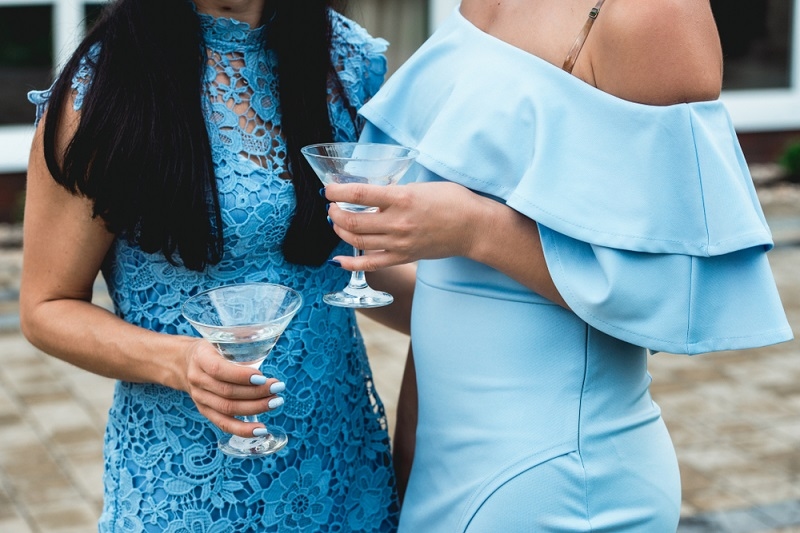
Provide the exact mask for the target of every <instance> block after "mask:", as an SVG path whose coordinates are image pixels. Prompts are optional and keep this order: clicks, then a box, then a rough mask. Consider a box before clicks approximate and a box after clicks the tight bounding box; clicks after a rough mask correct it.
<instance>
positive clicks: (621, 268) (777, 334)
mask: <svg viewBox="0 0 800 533" xmlns="http://www.w3.org/2000/svg"><path fill="white" fill-rule="evenodd" d="M361 113H362V115H363V116H364V117H365V118H366V119H367V121H368V127H367V130H366V131H365V133H364V138H370V139H371V140H375V139H380V138H383V139H384V140H385V139H392V140H393V141H394V142H397V143H400V144H404V145H408V146H411V147H414V148H416V149H417V150H419V151H420V156H419V158H418V163H419V164H420V165H421V166H422V167H424V168H425V169H427V170H428V171H429V172H432V173H433V174H435V175H437V176H438V177H441V178H443V179H446V180H449V181H453V182H456V183H459V184H461V185H464V186H466V187H468V188H470V189H472V190H474V191H476V192H479V193H481V194H485V195H489V196H492V197H495V198H497V199H499V200H501V201H504V202H505V203H507V205H509V206H510V207H512V208H513V209H515V210H517V211H519V212H520V213H523V214H524V215H526V216H528V217H530V218H532V219H533V220H536V221H537V222H538V224H539V227H540V233H541V239H542V244H543V247H544V253H545V258H546V260H547V264H548V267H549V269H550V273H551V275H552V277H553V280H554V282H555V284H556V286H557V287H558V289H559V291H560V293H561V295H562V296H563V298H564V299H565V300H566V301H567V303H568V304H569V305H570V307H571V308H572V310H573V311H574V312H575V313H576V314H577V315H578V316H580V317H581V318H582V319H583V320H584V321H586V322H587V323H589V324H590V325H591V326H593V327H595V328H597V329H598V330H600V331H603V332H605V333H607V334H609V335H612V336H614V337H617V338H619V339H622V340H625V341H627V342H630V343H633V344H636V345H639V346H644V347H646V348H649V349H651V350H653V351H668V352H674V353H688V354H696V353H702V352H709V351H717V350H727V349H740V348H750V347H756V346H762V345H767V344H773V343H777V342H782V341H786V340H790V339H791V338H792V332H791V329H790V327H789V325H788V322H787V321H786V317H785V313H784V311H783V308H782V306H781V302H780V298H779V295H778V292H777V289H776V287H775V282H774V279H773V276H772V273H771V270H770V268H769V264H768V262H767V258H766V255H765V252H766V251H767V250H769V249H770V248H771V247H772V237H771V234H770V231H769V228H768V226H767V223H766V220H765V218H764V215H763V212H762V210H761V207H760V205H759V203H758V198H757V196H756V192H755V189H754V187H753V183H752V179H751V177H750V174H749V171H748V168H747V165H746V162H745V160H744V156H743V154H742V152H741V148H740V146H739V143H738V140H737V138H736V133H735V131H734V128H733V125H732V123H731V120H730V117H729V115H728V113H727V111H726V109H725V107H724V106H723V104H722V103H721V102H719V101H708V102H696V103H689V104H678V105H671V106H651V105H643V104H638V103H633V102H630V101H626V100H622V99H620V98H617V97H615V96H612V95H610V94H608V93H605V92H602V91H600V90H598V89H597V88H595V87H592V86H590V85H588V84H586V83H585V82H583V81H581V80H580V79H578V78H576V77H574V76H572V75H570V74H567V73H566V72H564V71H562V70H561V69H559V68H557V67H555V66H554V65H551V64H550V63H547V62H546V61H544V60H542V59H540V58H538V57H536V56H533V55H531V54H529V53H527V52H525V51H523V50H521V49H519V48H516V47H514V46H512V45H510V44H508V43H505V42H503V41H501V40H499V39H496V38H495V37H492V36H491V35H489V34H487V33H484V32H483V31H481V30H480V29H478V28H477V27H475V26H474V25H472V24H471V23H470V22H469V21H468V20H466V19H465V18H464V17H463V16H462V15H461V14H460V13H459V11H458V10H456V11H455V12H454V13H453V15H452V16H451V17H450V18H449V19H448V20H447V21H446V22H445V24H444V25H443V26H442V28H441V29H440V31H438V32H437V33H436V34H435V35H434V36H433V37H432V38H431V39H429V40H428V41H427V42H426V43H425V44H424V45H423V47H422V48H421V49H420V50H419V51H418V53H417V54H415V55H414V56H413V57H412V58H411V59H410V60H409V61H408V62H407V63H406V64H405V65H404V66H403V67H402V68H401V69H400V70H399V71H398V72H397V73H395V74H394V76H392V78H391V79H390V80H389V81H388V82H387V84H386V85H385V86H384V88H383V89H382V90H381V91H380V92H379V93H378V95H376V97H375V98H373V99H372V100H371V101H370V102H369V103H368V104H367V105H366V106H365V107H364V108H362V110H361Z"/></svg>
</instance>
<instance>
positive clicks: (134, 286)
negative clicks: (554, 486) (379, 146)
mask: <svg viewBox="0 0 800 533" xmlns="http://www.w3.org/2000/svg"><path fill="white" fill-rule="evenodd" d="M331 16H332V17H333V28H334V35H333V41H334V52H333V53H334V57H333V59H334V63H335V66H336V68H337V72H338V75H339V77H340V79H341V82H342V85H343V87H344V91H345V94H339V93H338V92H336V91H334V90H333V89H332V91H331V103H330V114H331V118H332V122H333V125H334V128H335V138H336V139H337V140H341V141H344V140H353V139H355V138H356V137H357V125H356V124H354V116H355V112H354V111H353V112H352V113H351V112H350V111H349V110H348V108H358V107H359V106H361V105H362V104H363V102H364V101H366V100H367V99H368V98H369V97H370V96H371V95H372V94H374V93H375V91H377V89H378V87H379V86H380V84H381V83H382V82H383V78H384V75H385V72H386V61H385V58H384V55H383V52H384V51H385V48H386V43H385V41H382V40H379V39H373V38H372V37H370V36H369V35H368V34H367V33H366V32H365V31H364V30H363V29H362V28H360V27H359V26H357V25H356V24H355V23H353V22H351V21H348V20H347V19H345V18H343V17H341V16H340V15H338V14H332V15H331ZM201 20H202V27H203V32H204V38H205V42H206V45H207V47H208V50H209V57H210V58H211V61H210V62H209V65H208V67H207V69H206V74H207V76H206V80H205V84H204V87H205V96H206V98H205V102H206V105H207V123H208V131H209V134H210V138H211V144H212V150H213V156H214V162H215V171H216V175H217V179H218V182H217V183H218V187H219V192H220V202H221V207H222V217H223V221H224V236H225V251H224V257H223V259H222V262H220V263H219V264H218V265H214V266H212V267H209V268H208V269H207V270H206V271H204V272H201V273H198V272H193V271H190V270H187V269H186V268H182V267H176V266H173V265H171V264H170V263H169V262H168V261H167V260H166V259H165V258H164V257H163V256H162V255H160V254H147V253H144V252H142V250H141V249H139V248H138V247H136V246H134V245H132V244H131V242H129V241H128V240H126V239H125V238H117V239H116V240H115V242H114V244H113V246H112V248H111V250H110V251H109V253H108V257H107V258H106V260H105V263H104V264H103V275H104V276H105V279H106V282H107V284H108V288H109V291H110V295H111V297H112V299H113V302H114V308H115V311H116V313H117V314H118V315H119V316H120V317H122V318H124V319H125V320H126V321H128V322H131V323H133V324H136V325H139V326H142V327H144V328H147V329H150V330H153V331H159V332H166V333H174V334H182V335H196V333H195V332H194V331H193V330H192V328H191V327H190V325H189V324H188V323H187V322H186V321H185V320H184V319H183V318H182V317H181V315H180V306H181V304H182V303H183V301H184V300H186V299H187V298H188V297H189V296H190V295H192V294H194V293H197V292H198V291H200V290H203V289H206V288H210V287H214V286H218V285H223V284H230V283H237V282H252V281H268V282H273V283H281V284H284V285H289V286H291V287H293V288H294V289H297V290H298V291H300V292H301V293H302V294H303V297H304V300H305V306H304V307H303V309H301V310H300V312H299V313H298V314H297V315H296V316H295V317H294V319H293V320H292V322H291V323H290V325H289V327H288V328H287V330H286V332H285V333H284V334H283V336H282V337H281V339H280V340H279V342H278V345H277V346H276V348H275V350H274V351H273V353H272V355H271V356H270V358H269V359H268V360H267V362H266V363H265V364H264V366H263V371H264V374H265V375H267V376H274V377H276V378H278V379H280V380H283V381H285V382H286V385H287V389H286V392H285V393H284V394H283V395H282V396H283V397H284V398H285V405H284V406H283V407H282V408H281V409H279V410H277V411H275V412H273V413H270V414H267V415H264V416H263V417H262V420H263V421H264V422H265V423H266V424H267V425H275V426H278V427H282V428H283V429H284V430H285V431H286V432H287V433H288V435H289V444H288V446H287V447H286V448H285V449H283V450H282V451H281V452H279V453H278V454H276V455H272V456H268V457H265V458H259V459H237V458H229V457H227V456H225V455H223V454H222V453H221V452H219V451H218V450H217V449H216V442H217V440H218V438H219V437H220V431H219V430H217V429H216V428H215V427H214V426H212V425H211V424H210V423H209V422H208V420H206V419H205V418H204V417H203V416H202V415H200V414H199V413H198V411H197V408H196V407H195V405H194V403H193V402H192V399H191V398H190V397H189V396H188V395H187V394H185V393H183V392H179V391H176V390H172V389H169V388H166V387H162V386H159V385H153V384H139V383H126V382H120V383H118V384H117V386H116V391H115V394H114V399H113V405H112V406H111V410H110V412H109V417H108V426H107V431H106V436H105V474H104V478H103V483H104V486H105V496H104V497H105V501H104V508H103V514H102V518H101V520H100V531H103V532H115V533H122V532H125V533H135V532H152V533H188V532H192V533H234V532H236V533H241V532H259V533H261V532H268V531H273V532H303V533H305V532H311V531H314V532H325V531H329V532H336V533H345V532H351V531H394V530H395V529H396V526H397V504H396V498H395V488H394V478H393V470H392V467H391V459H390V450H389V439H388V435H387V431H386V420H385V415H384V410H383V406H382V404H381V401H380V399H379V397H378V395H377V394H376V392H375V390H374V387H373V382H372V376H371V371H370V367H369V363H368V361H367V357H366V354H365V350H364V345H363V341H362V338H361V336H360V333H359V331H358V327H357V324H356V320H355V316H354V313H353V311H352V310H347V309H343V308H339V307H332V306H329V305H327V304H325V303H323V302H322V295H323V294H325V293H326V292H330V291H333V290H336V289H338V288H340V287H342V286H344V285H345V284H346V283H347V275H348V274H347V273H346V272H343V271H342V270H341V269H338V268H334V267H332V266H327V265H326V266H322V267H319V268H313V267H306V266H297V265H293V264H290V263H288V262H287V261H286V260H285V259H284V257H283V255H282V253H281V243H282V241H283V237H284V235H285V233H286V230H287V228H288V224H289V222H290V219H291V217H292V214H293V213H294V209H295V197H294V190H293V187H292V184H291V182H290V181H288V180H286V179H284V178H285V174H286V165H287V162H286V159H285V143H284V140H283V138H282V137H281V136H280V134H279V129H280V110H279V108H278V107H277V106H276V103H277V101H278V92H277V77H276V60H275V57H274V55H272V54H268V53H265V52H264V51H263V49H262V44H261V42H262V33H263V32H264V31H265V30H264V29H263V28H259V29H251V28H250V27H248V26H247V25H246V24H243V23H241V22H237V21H234V20H229V19H214V18H211V17H208V16H205V15H201ZM88 65H89V63H88V62H86V64H85V66H86V68H85V69H84V71H83V72H82V75H81V76H79V77H78V78H77V79H76V80H75V89H76V91H77V98H76V106H77V107H80V103H81V99H82V95H83V93H84V92H85V87H86V83H87V81H88V80H90V78H91V69H89V68H88ZM47 96H48V94H47V93H46V92H44V93H34V94H32V95H31V98H32V100H33V101H34V102H36V103H38V104H39V105H40V112H41V110H42V109H43V107H44V105H45V104H46V101H47ZM345 100H349V106H348V105H346V102H345ZM234 106H236V112H234V111H232V109H233V108H234ZM243 123H244V124H246V126H245V127H244V128H242V127H241V125H242V124H243ZM164 149H165V150H169V147H168V146H165V147H164ZM343 246H344V247H340V248H339V249H338V250H337V251H336V252H335V253H339V254H341V253H349V252H347V249H349V248H348V247H347V246H346V245H343Z"/></svg>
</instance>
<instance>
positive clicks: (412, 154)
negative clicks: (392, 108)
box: [300, 142, 419, 161]
mask: <svg viewBox="0 0 800 533" xmlns="http://www.w3.org/2000/svg"><path fill="white" fill-rule="evenodd" d="M320 146H385V147H388V148H397V149H401V150H406V151H407V152H408V153H407V154H405V155H402V156H387V157H344V156H340V155H325V154H318V153H313V152H312V151H311V150H312V149H313V148H318V147H320ZM300 152H301V153H302V154H303V155H308V156H311V157H317V158H319V159H340V160H345V161H397V160H405V159H416V158H417V157H418V156H419V150H417V149H416V148H411V147H408V146H404V145H402V144H391V143H361V142H327V143H314V144H309V145H307V146H303V147H302V148H300Z"/></svg>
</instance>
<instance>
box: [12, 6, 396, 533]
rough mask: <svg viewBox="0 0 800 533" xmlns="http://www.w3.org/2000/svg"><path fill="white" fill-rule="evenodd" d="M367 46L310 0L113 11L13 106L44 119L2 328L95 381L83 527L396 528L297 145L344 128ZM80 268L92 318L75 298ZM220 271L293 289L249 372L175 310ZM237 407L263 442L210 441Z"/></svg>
mask: <svg viewBox="0 0 800 533" xmlns="http://www.w3.org/2000/svg"><path fill="white" fill-rule="evenodd" d="M385 47H386V43H385V42H384V41H382V40H380V39H374V38H372V37H370V36H369V35H368V34H367V33H366V32H365V31H364V30H363V29H362V28H360V27H359V26H358V25H356V24H355V23H353V22H352V21H350V20H348V19H346V18H344V17H343V16H341V15H340V14H338V13H336V12H334V11H332V10H331V9H330V8H329V7H328V5H327V3H326V2H323V1H299V0H293V1H292V2H282V3H270V2H263V1H262V2H259V1H240V2H216V1H200V0H198V1H197V2H195V3H194V4H192V3H190V2H187V1H186V0H169V1H162V2H152V1H151V2H145V1H142V0H121V1H119V2H115V3H113V4H112V5H111V7H110V8H109V11H108V12H107V14H106V15H104V16H103V18H101V20H100V21H99V22H98V23H97V25H96V26H95V28H94V30H92V32H91V33H90V34H89V36H88V37H87V39H86V40H85V41H84V42H83V44H82V45H81V46H80V48H79V49H78V51H77V52H76V54H75V56H74V57H73V59H72V61H71V62H70V63H69V64H68V65H67V67H66V69H65V71H64V74H63V75H62V78H61V79H60V80H59V81H58V82H57V83H56V84H55V85H54V87H53V88H51V89H50V90H48V91H44V92H34V93H32V94H31V99H32V101H33V102H34V103H36V104H37V105H38V110H39V117H42V116H43V115H44V119H43V120H41V122H40V123H39V127H38V129H37V133H36V137H35V140H34V146H33V150H32V156H31V164H30V169H29V177H28V193H27V205H26V212H25V250H24V254H25V258H24V261H25V267H24V272H23V281H22V295H21V309H22V316H21V318H22V325H23V328H24V332H25V334H26V335H27V336H28V338H29V339H30V340H31V341H32V342H33V343H34V344H35V345H36V346H39V347H40V348H41V349H43V350H44V351H46V352H48V353H51V354H53V355H55V356H56V357H59V358H62V359H64V360H66V361H68V362H70V363H73V364H75V365H77V366H80V367H83V368H85V369H87V370H89V371H92V372H95V373H98V374H101V375H104V376H108V377H111V378H115V379H117V380H119V381H118V382H117V385H116V390H115V394H114V398H113V403H112V405H111V409H110V412H109V417H108V425H107V431H106V436H105V448H104V453H105V473H104V477H103V480H102V482H103V484H104V489H105V493H104V507H103V513H102V517H101V518H100V524H99V529H100V531H103V532H112V531H113V532H126V533H134V532H145V531H146V532H157V533H165V532H167V533H183V532H188V531H191V532H193V533H201V532H204V533H212V532H213V533H232V532H237V533H241V532H259V533H261V532H268V531H280V532H309V531H321V532H322V531H330V532H337V533H342V532H348V531H393V530H395V529H396V525H397V504H396V499H395V488H394V475H393V471H392V466H391V458H390V453H389V439H388V435H387V431H386V420H385V416H384V411H383V406H382V404H381V401H380V399H379V397H378V396H377V394H376V392H375V390H374V387H373V382H372V376H371V371H370V368H369V363H368V361H367V357H366V354H365V350H364V345H363V342H362V338H361V336H360V333H359V331H358V327H357V324H356V320H355V316H354V314H353V312H352V311H351V310H346V309H342V308H336V307H331V306H329V305H327V304H325V303H323V302H322V298H321V297H322V295H323V294H325V293H326V292H329V291H332V290H334V289H336V288H338V287H340V286H342V285H344V284H345V283H346V279H347V274H346V272H344V271H341V270H339V269H336V268H333V267H331V266H328V265H326V264H325V260H326V259H327V258H328V257H330V254H331V253H334V254H341V253H344V250H345V248H348V247H347V245H344V244H341V245H340V243H339V240H338V239H337V238H336V236H335V235H334V234H333V232H332V231H331V229H330V226H328V224H327V223H326V221H325V209H324V202H323V200H322V198H320V196H319V193H318V191H319V187H320V184H319V182H318V181H317V179H316V177H315V176H314V175H313V173H312V172H311V171H310V169H305V168H301V167H300V165H302V164H303V162H302V157H300V154H299V149H300V147H302V146H303V145H304V144H308V143H310V142H320V141H327V140H341V141H345V140H353V139H355V138H356V137H357V133H358V131H359V129H360V120H359V119H358V118H357V117H356V114H355V110H356V109H357V108H358V107H360V106H361V105H362V104H363V103H364V102H365V101H366V100H367V99H368V98H369V97H370V96H372V94H373V93H375V91H377V89H378V87H379V86H380V84H381V83H382V82H383V77H384V74H385V71H386V61H385V58H384V56H383V52H384V50H385ZM45 112H46V114H45ZM58 119H60V120H58ZM79 120H80V121H81V122H80V126H78V127H76V124H77V123H78V121H79ZM70 139H72V144H71V145H69V148H68V149H67V142H68V141H69V140H70ZM71 193H74V194H71ZM340 246H341V247H340ZM99 270H102V274H103V276H104V277H105V280H106V283H107V286H108V289H109V292H110V295H111V298H112V300H113V303H114V313H113V314H112V313H109V312H107V311H105V310H104V309H101V308H100V307H98V306H95V305H92V304H91V303H90V302H91V291H92V285H93V283H94V280H95V277H96V276H97V274H98V271H99ZM239 282H272V283H280V284H284V285H288V286H290V287H292V288H294V289H296V290H298V291H299V292H300V293H302V295H303V297H304V302H305V305H304V307H303V308H302V309H301V310H300V311H299V312H298V313H297V315H296V316H295V317H294V319H293V320H292V322H291V323H290V325H289V327H288V328H287V330H286V331H285V333H284V334H283V336H282V337H281V338H280V340H279V342H278V344H277V346H276V347H275V349H274V351H273V352H272V355H271V356H270V358H269V359H268V361H267V362H266V364H265V365H264V367H263V368H262V370H263V375H262V374H261V373H254V372H253V371H252V370H251V369H247V368H244V367H237V366H236V365H232V364H230V363H227V362H225V361H224V360H223V359H222V358H221V357H220V356H219V354H217V353H216V351H215V350H214V349H213V348H212V347H211V345H210V344H208V343H207V342H205V341H202V340H200V339H198V336H197V333H196V332H194V331H193V329H192V328H191V326H190V325H189V324H188V323H187V322H186V321H185V320H184V319H183V318H182V317H181V314H180V307H181V304H182V303H183V302H184V301H185V300H186V299H187V298H188V297H189V296H191V295H193V294H195V293H197V292H199V291H202V290H204V289H208V288H211V287H215V286H219V285H226V284H232V283H239ZM284 384H285V385H284ZM284 388H285V392H282V391H283V390H284ZM281 392H282V393H281ZM277 393H281V394H277ZM260 413H268V414H266V415H265V416H264V421H265V422H267V423H268V425H275V426H278V427H281V428H282V429H284V430H285V431H286V433H287V434H288V436H289V444H288V445H287V447H286V448H284V449H283V450H281V451H280V452H279V453H277V454H275V455H270V456H267V457H264V458H260V459H238V458H231V457H228V456H226V455H223V454H222V453H221V452H220V451H219V450H217V448H216V442H217V440H218V439H219V437H220V436H221V433H222V430H225V431H226V432H232V433H236V434H238V435H240V436H252V435H253V434H254V433H255V434H257V433H258V432H260V431H263V428H264V424H263V423H259V424H245V423H244V422H242V421H240V420H238V419H236V418H234V415H244V414H260ZM99 482H100V480H99V479H98V483H99Z"/></svg>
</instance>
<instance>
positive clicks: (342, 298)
mask: <svg viewBox="0 0 800 533" xmlns="http://www.w3.org/2000/svg"><path fill="white" fill-rule="evenodd" d="M322 301H323V302H325V303H326V304H329V305H335V306H336V307H354V308H359V309H365V308H368V307H383V306H385V305H389V304H390V303H392V302H393V301H394V296H392V295H391V294H389V293H388V292H381V291H376V290H374V289H370V288H369V287H367V288H365V289H356V290H352V289H349V288H345V289H344V290H342V291H339V292H331V293H328V294H326V295H325V296H323V297H322Z"/></svg>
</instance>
